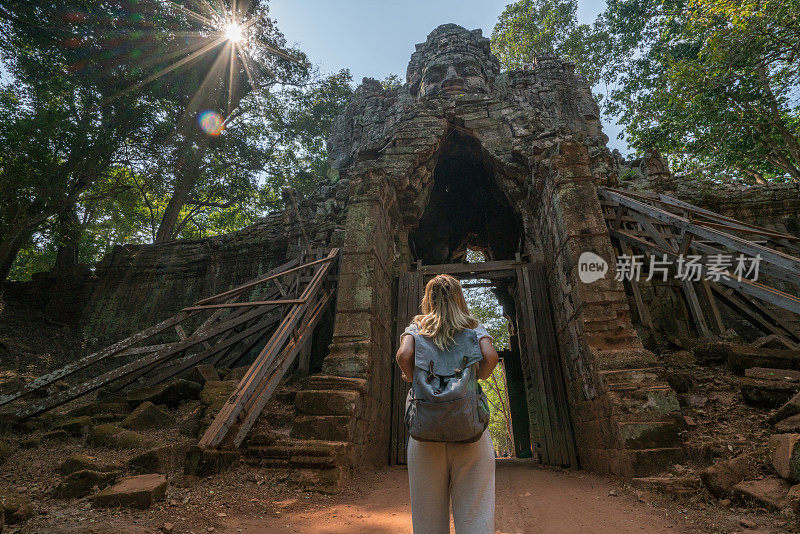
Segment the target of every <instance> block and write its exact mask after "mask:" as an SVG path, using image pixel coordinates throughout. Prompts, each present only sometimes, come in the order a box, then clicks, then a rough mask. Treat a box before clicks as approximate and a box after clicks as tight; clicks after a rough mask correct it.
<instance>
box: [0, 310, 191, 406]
mask: <svg viewBox="0 0 800 534" xmlns="http://www.w3.org/2000/svg"><path fill="white" fill-rule="evenodd" d="M197 313H198V312H193V313H189V312H180V313H178V314H177V315H173V316H172V317H170V318H168V319H164V320H163V321H161V322H160V323H158V324H156V325H153V326H151V327H150V328H146V329H144V330H142V331H141V332H137V333H136V334H133V335H132V336H129V337H126V338H125V339H123V340H122V341H118V342H116V343H114V344H113V345H110V346H108V347H106V348H104V349H102V350H99V351H97V352H93V353H92V354H89V355H88V356H85V357H83V358H81V359H79V360H76V361H74V362H71V363H69V364H67V365H65V366H64V367H61V368H60V369H56V370H55V371H52V372H50V373H47V374H46V375H42V376H40V377H38V378H35V379H33V380H31V381H30V382H28V383H27V384H25V385H24V386H23V387H22V388H21V389H19V390H18V391H16V392H15V393H11V394H9V395H3V396H1V397H0V406H4V405H6V404H8V403H9V402H12V401H15V400H17V399H19V398H20V397H23V396H25V395H27V394H28V393H32V392H34V391H37V390H39V389H42V388H44V387H47V386H49V385H50V384H52V383H53V382H57V381H58V380H61V379H63V378H66V377H68V376H70V375H72V374H74V373H76V372H78V371H80V370H82V369H85V368H87V367H89V366H90V365H94V364H96V363H98V362H100V361H102V360H104V359H106V358H108V357H109V356H113V355H114V354H116V353H118V352H122V351H123V350H125V349H127V348H128V347H130V346H131V345H133V344H135V343H138V342H140V341H143V340H145V339H147V338H149V337H151V336H153V335H155V334H157V333H159V332H161V331H163V330H166V329H167V328H169V327H171V326H173V325H176V324H178V323H180V322H181V321H184V320H186V319H188V318H189V317H192V316H194V315H196V314H197Z"/></svg>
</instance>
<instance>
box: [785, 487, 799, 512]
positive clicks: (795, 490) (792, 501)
mask: <svg viewBox="0 0 800 534" xmlns="http://www.w3.org/2000/svg"><path fill="white" fill-rule="evenodd" d="M786 500H787V501H788V503H789V507H790V508H791V509H792V511H794V513H795V515H800V484H795V485H794V486H792V487H791V489H790V490H789V493H787V494H786Z"/></svg>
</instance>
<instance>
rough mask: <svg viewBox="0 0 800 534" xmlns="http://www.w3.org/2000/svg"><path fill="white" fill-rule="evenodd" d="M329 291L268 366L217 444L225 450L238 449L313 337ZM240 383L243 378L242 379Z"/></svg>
mask: <svg viewBox="0 0 800 534" xmlns="http://www.w3.org/2000/svg"><path fill="white" fill-rule="evenodd" d="M332 296H333V291H327V292H325V293H324V294H323V295H322V296H321V297H320V298H319V300H318V302H317V303H316V304H315V306H314V308H313V310H312V313H311V315H310V317H309V318H308V319H307V320H306V321H305V323H304V325H303V326H302V328H301V332H300V335H298V337H297V339H295V340H293V341H291V342H289V343H288V344H287V345H286V347H285V348H284V349H283V351H281V354H280V355H279V356H278V357H277V358H276V359H275V361H274V362H273V364H272V365H271V368H270V370H269V371H268V373H267V376H266V377H265V378H264V379H263V380H262V381H261V383H260V384H259V386H258V389H257V390H256V392H255V394H254V395H253V396H252V397H250V401H249V402H248V403H247V405H246V406H245V407H244V409H243V410H242V413H241V414H240V417H239V419H238V421H237V422H238V425H237V426H235V427H233V428H231V430H230V431H229V432H228V434H227V436H226V439H225V440H224V441H223V443H222V444H221V445H222V446H223V447H227V448H238V447H239V446H240V445H241V444H242V442H243V441H244V440H245V438H246V437H247V433H248V432H250V429H251V428H252V427H253V425H254V424H255V422H256V421H257V420H258V416H259V415H261V411H262V410H263V409H264V406H266V405H267V402H268V401H269V399H270V398H271V397H272V395H273V394H274V393H275V390H276V389H277V387H278V384H279V383H280V381H281V379H282V378H283V377H284V376H285V375H286V372H287V371H288V370H289V367H291V365H292V362H294V360H295V358H296V357H297V354H298V353H299V351H300V350H301V349H302V348H303V346H304V345H306V344H307V343H309V342H310V341H311V336H312V335H313V334H314V329H315V328H316V327H317V325H318V324H319V321H320V319H321V318H322V315H323V314H324V312H325V309H326V308H327V307H328V305H329V304H330V303H331V297H332ZM243 380H244V379H243Z"/></svg>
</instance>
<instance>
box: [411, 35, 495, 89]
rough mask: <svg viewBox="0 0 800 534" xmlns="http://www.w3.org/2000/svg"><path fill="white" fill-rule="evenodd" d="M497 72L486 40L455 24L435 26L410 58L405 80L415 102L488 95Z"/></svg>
mask: <svg viewBox="0 0 800 534" xmlns="http://www.w3.org/2000/svg"><path fill="white" fill-rule="evenodd" d="M499 71H500V64H499V62H498V61H497V58H496V57H494V55H492V53H491V51H490V48H489V39H486V38H485V37H483V36H482V35H481V31H480V30H473V31H468V30H466V29H464V28H462V27H461V26H457V25H455V24H445V25H443V26H439V27H438V28H436V29H435V30H433V32H431V34H430V35H428V39H427V40H426V41H425V42H424V43H421V44H418V45H417V51H416V52H414V54H412V55H411V62H410V63H409V64H408V72H407V74H406V79H407V81H408V83H409V86H410V90H411V94H412V95H413V96H414V97H415V98H417V99H418V100H419V99H427V98H434V97H436V96H440V95H453V94H475V93H481V94H485V93H489V92H490V91H491V83H492V80H493V79H494V75H495V74H497V73H498V72H499Z"/></svg>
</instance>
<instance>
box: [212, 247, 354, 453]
mask: <svg viewBox="0 0 800 534" xmlns="http://www.w3.org/2000/svg"><path fill="white" fill-rule="evenodd" d="M338 252H339V251H338V249H333V250H332V251H331V252H330V254H329V255H328V257H327V258H325V259H326V260H327V261H325V262H318V264H321V266H320V267H319V268H318V270H317V272H316V273H315V274H314V278H313V279H312V280H311V282H310V283H309V284H308V286H306V288H305V290H304V291H303V293H302V295H301V297H300V299H301V300H302V301H303V303H302V304H295V305H294V306H293V307H292V309H291V310H290V311H289V312H288V313H287V314H286V317H285V318H284V320H283V321H282V322H281V324H280V325H279V326H278V329H277V330H276V331H275V333H274V334H273V335H272V337H271V338H270V340H269V341H268V342H267V344H266V346H265V347H264V349H263V350H262V351H261V353H260V354H259V355H258V357H257V358H256V361H255V362H254V363H253V365H252V366H251V367H250V369H249V370H248V371H247V373H246V374H245V376H244V378H243V379H242V382H240V384H239V386H238V387H237V388H236V389H235V390H234V392H233V393H232V394H231V396H230V398H229V399H228V401H227V402H226V403H225V404H224V405H223V407H222V409H221V410H220V412H219V414H217V417H216V418H215V419H214V421H213V422H212V423H211V426H210V427H209V428H208V430H207V431H206V433H205V434H204V435H203V437H202V439H201V440H200V443H199V445H200V446H201V447H206V448H213V447H217V446H219V444H220V443H221V442H222V440H223V439H225V436H226V434H227V433H228V430H229V429H230V428H231V427H232V426H233V425H234V424H235V423H236V420H237V418H238V417H239V414H240V413H241V412H242V409H243V408H244V406H245V404H246V403H247V402H248V400H249V399H250V397H252V395H253V394H254V393H255V391H256V390H257V388H258V385H259V384H260V383H261V381H262V380H263V379H264V376H265V374H266V372H267V371H268V368H269V367H268V366H269V362H270V361H272V360H273V359H274V358H275V357H276V356H277V355H278V354H279V352H280V350H281V348H282V347H283V345H284V343H286V341H287V340H288V338H289V336H290V335H291V333H292V331H293V330H294V328H295V327H296V326H297V324H298V323H299V322H300V320H301V319H302V317H303V315H304V314H305V311H306V309H307V308H308V305H309V299H310V298H311V297H312V296H314V295H315V294H316V293H317V292H318V291H319V289H320V287H321V285H322V282H323V281H324V279H325V276H326V275H327V274H328V271H329V270H330V268H331V264H332V262H333V260H334V259H335V258H336V256H337V255H338Z"/></svg>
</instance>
